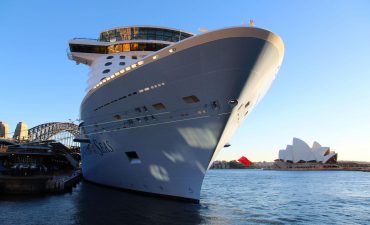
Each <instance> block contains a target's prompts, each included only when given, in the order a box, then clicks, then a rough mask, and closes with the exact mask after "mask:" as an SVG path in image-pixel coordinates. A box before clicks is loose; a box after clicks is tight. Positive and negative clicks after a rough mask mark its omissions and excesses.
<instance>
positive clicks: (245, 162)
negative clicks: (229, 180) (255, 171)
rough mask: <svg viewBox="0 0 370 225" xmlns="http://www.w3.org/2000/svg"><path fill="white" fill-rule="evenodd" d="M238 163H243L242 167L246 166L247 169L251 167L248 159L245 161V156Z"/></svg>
mask: <svg viewBox="0 0 370 225" xmlns="http://www.w3.org/2000/svg"><path fill="white" fill-rule="evenodd" d="M238 161H239V162H240V163H243V164H244V165H246V166H247V167H249V166H251V164H252V162H251V161H249V159H247V157H245V156H242V157H241V158H240V159H239V160H238Z"/></svg>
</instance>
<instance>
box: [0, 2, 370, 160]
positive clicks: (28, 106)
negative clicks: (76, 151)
mask: <svg viewBox="0 0 370 225" xmlns="http://www.w3.org/2000/svg"><path fill="white" fill-rule="evenodd" d="M251 19H253V20H254V21H255V26H257V27H261V28H265V29H268V30H271V31H273V32H275V33H276V34H278V35H279V36H281V38H282V39H283V41H284V43H285V56H284V60H283V63H282V66H281V69H280V71H279V73H278V75H277V79H276V80H275V81H274V83H273V85H272V87H271V89H270V90H269V91H268V93H267V94H266V96H265V97H264V98H263V99H262V101H261V102H260V103H259V105H258V106H257V107H256V108H255V109H254V110H253V111H252V112H251V113H250V114H249V117H248V118H247V119H246V120H245V122H244V123H243V124H242V125H241V127H240V128H239V129H238V130H237V132H236V133H235V135H234V137H233V138H232V139H231V141H230V144H231V147H229V148H225V149H223V150H222V151H221V153H220V155H219V156H218V159H224V160H232V159H238V158H239V157H240V156H242V155H244V156H247V157H248V158H249V159H250V160H252V161H272V160H274V159H276V158H277V157H278V150H280V149H284V148H285V147H286V145H287V144H290V143H291V142H292V138H293V137H298V138H300V139H302V140H304V141H306V142H307V143H308V144H309V145H312V142H313V141H318V142H319V143H320V144H322V145H323V146H328V147H330V148H331V150H333V151H336V152H337V153H338V159H339V160H359V161H370V1H366V0H364V1H356V0H351V1H341V0H331V1H328V0H312V1H303V0H292V1H269V0H258V1H247V0H240V1H233V0H229V1H217V0H212V1H199V0H187V1H173V0H172V1H165V0H162V1H144V0H142V1H110V0H104V1H93V0H90V1H76V0H63V1H49V0H45V1H39V0H33V1H26V0H24V1H18V0H1V1H0V43H1V50H0V68H1V70H0V78H1V79H0V80H1V84H0V96H1V102H2V104H1V107H0V121H6V122H7V123H8V124H9V126H10V131H13V130H14V129H15V126H16V124H17V122H19V121H25V122H26V123H27V124H28V127H29V128H30V127H33V126H36V125H38V124H41V123H45V122H52V121H59V122H64V121H68V120H75V119H77V118H78V117H79V105H80V102H81V100H82V98H83V97H84V94H85V88H86V80H87V73H88V68H87V67H86V66H83V65H79V66H77V65H76V64H75V62H73V61H70V60H68V58H67V54H66V51H67V48H68V40H70V39H72V38H74V37H86V38H97V37H98V35H99V32H100V31H102V30H105V29H108V28H113V27H119V26H129V25H156V26H165V27H173V28H178V29H183V30H187V31H190V32H193V33H199V31H198V29H199V28H200V27H203V28H207V29H208V30H213V29H220V28H224V27H230V26H243V25H245V24H248V22H249V20H251Z"/></svg>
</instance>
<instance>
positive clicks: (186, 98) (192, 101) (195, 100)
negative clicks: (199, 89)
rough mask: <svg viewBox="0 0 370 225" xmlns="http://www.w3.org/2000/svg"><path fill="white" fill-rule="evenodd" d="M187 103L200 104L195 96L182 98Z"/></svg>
mask: <svg viewBox="0 0 370 225" xmlns="http://www.w3.org/2000/svg"><path fill="white" fill-rule="evenodd" d="M182 99H183V100H184V101H185V102H186V103H195V102H199V98H198V97H197V96H195V95H191V96H186V97H183V98H182Z"/></svg>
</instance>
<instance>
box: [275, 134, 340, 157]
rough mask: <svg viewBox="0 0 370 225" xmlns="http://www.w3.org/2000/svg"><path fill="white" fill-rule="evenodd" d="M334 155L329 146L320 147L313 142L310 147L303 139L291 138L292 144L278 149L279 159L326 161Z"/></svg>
mask: <svg viewBox="0 0 370 225" xmlns="http://www.w3.org/2000/svg"><path fill="white" fill-rule="evenodd" d="M334 156H336V153H335V152H333V151H330V148H329V147H322V146H321V145H320V144H319V143H318V142H316V141H315V142H314V143H313V145H312V148H310V147H309V146H308V145H307V144H306V143H305V142H304V141H302V140H300V139H298V138H293V145H287V147H286V149H285V150H280V151H279V159H280V160H283V161H292V162H294V163H298V162H302V161H303V162H322V163H326V162H327V161H328V160H329V159H331V158H332V157H334Z"/></svg>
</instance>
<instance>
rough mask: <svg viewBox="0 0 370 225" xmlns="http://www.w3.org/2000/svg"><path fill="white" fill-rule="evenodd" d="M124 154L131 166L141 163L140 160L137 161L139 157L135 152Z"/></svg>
mask: <svg viewBox="0 0 370 225" xmlns="http://www.w3.org/2000/svg"><path fill="white" fill-rule="evenodd" d="M125 153H126V156H127V158H128V160H129V161H130V163H131V164H137V163H141V160H140V159H139V155H138V154H137V153H136V152H135V151H131V152H125Z"/></svg>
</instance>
